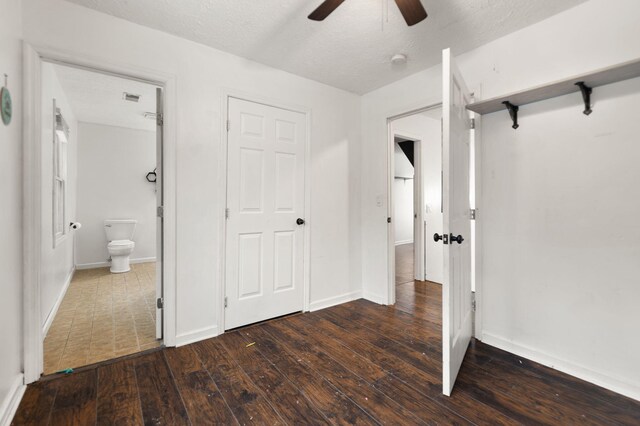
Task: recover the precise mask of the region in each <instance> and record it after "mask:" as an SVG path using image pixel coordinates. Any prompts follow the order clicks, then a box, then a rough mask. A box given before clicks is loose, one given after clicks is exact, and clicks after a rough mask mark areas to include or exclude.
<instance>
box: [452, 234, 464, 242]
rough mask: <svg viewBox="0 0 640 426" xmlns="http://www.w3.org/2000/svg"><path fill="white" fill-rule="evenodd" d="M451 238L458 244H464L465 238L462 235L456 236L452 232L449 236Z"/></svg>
mask: <svg viewBox="0 0 640 426" xmlns="http://www.w3.org/2000/svg"><path fill="white" fill-rule="evenodd" d="M449 240H451V242H454V241H455V242H456V243H458V244H462V242H463V241H464V238H462V235H458V236H457V237H456V236H454V235H453V234H451V235H450V236H449Z"/></svg>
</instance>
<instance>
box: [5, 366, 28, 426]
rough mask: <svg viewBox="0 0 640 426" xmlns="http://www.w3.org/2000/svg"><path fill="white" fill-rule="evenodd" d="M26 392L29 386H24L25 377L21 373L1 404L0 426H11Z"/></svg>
mask: <svg viewBox="0 0 640 426" xmlns="http://www.w3.org/2000/svg"><path fill="white" fill-rule="evenodd" d="M25 390H27V385H25V384H24V376H23V375H22V373H20V374H19V375H18V376H17V377H16V378H15V380H14V381H13V383H12V384H11V387H10V388H9V392H8V393H7V396H5V398H4V400H3V401H2V403H0V426H9V425H10V424H11V421H12V420H13V416H15V415H16V411H17V410H18V406H19V405H20V401H22V396H23V395H24V391H25Z"/></svg>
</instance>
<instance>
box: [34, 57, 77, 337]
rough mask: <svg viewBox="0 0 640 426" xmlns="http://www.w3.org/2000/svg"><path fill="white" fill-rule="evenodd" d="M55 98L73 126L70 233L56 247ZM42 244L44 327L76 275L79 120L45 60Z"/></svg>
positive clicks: (67, 218)
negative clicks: (75, 246)
mask: <svg viewBox="0 0 640 426" xmlns="http://www.w3.org/2000/svg"><path fill="white" fill-rule="evenodd" d="M53 99H55V100H56V105H57V108H59V109H60V111H61V113H62V116H63V117H64V119H65V121H66V122H67V124H68V125H69V129H70V133H69V141H68V143H67V201H66V206H67V212H66V214H65V228H66V231H67V234H66V236H65V237H64V239H63V240H62V241H60V242H59V243H58V244H57V245H56V246H55V247H54V237H53V148H54V144H53V131H54V120H55V116H54V112H53ZM41 120H42V138H41V141H42V145H41V146H42V183H41V188H42V216H41V220H42V222H41V223H42V237H41V238H42V247H41V261H42V263H41V265H42V269H41V271H40V274H41V278H40V300H41V305H40V319H41V321H42V325H43V327H44V326H45V323H46V324H47V325H50V324H51V321H52V320H53V317H52V316H51V315H52V314H53V313H55V312H54V311H55V308H56V306H57V304H59V302H60V300H61V298H62V297H63V296H64V291H65V290H66V285H67V284H68V282H69V281H70V279H71V275H72V274H73V250H74V238H75V231H72V230H70V229H69V228H68V225H69V223H70V222H73V221H75V217H76V182H77V151H78V122H77V121H76V119H75V115H74V113H73V110H72V109H71V106H70V104H69V101H68V99H67V97H66V95H65V93H64V91H63V90H62V86H61V85H60V82H59V81H58V77H57V75H56V72H55V68H54V66H53V65H52V64H49V63H45V64H43V67H42V117H41Z"/></svg>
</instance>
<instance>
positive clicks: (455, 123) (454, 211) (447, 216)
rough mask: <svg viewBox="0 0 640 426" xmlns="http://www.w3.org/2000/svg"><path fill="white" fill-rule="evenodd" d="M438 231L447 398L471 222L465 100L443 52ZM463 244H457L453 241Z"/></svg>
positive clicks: (467, 319) (467, 304) (465, 322)
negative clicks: (442, 236) (441, 240)
mask: <svg viewBox="0 0 640 426" xmlns="http://www.w3.org/2000/svg"><path fill="white" fill-rule="evenodd" d="M442 65H443V104H442V114H443V129H442V130H443V145H442V171H443V212H444V220H443V222H444V223H443V224H444V226H443V228H444V234H445V235H446V236H447V237H448V238H446V239H445V241H444V243H445V245H444V283H443V287H442V364H443V368H442V375H443V377H442V385H443V392H444V394H445V395H450V394H451V390H452V389H453V386H454V383H455V380H456V377H457V375H458V371H459V370H460V366H461V365H462V361H463V359H464V356H465V353H466V351H467V347H468V346H469V341H470V340H471V333H472V314H473V312H472V307H471V245H470V243H471V217H470V201H469V186H470V185H469V164H470V162H469V161H470V144H471V123H470V118H469V113H468V112H467V109H466V106H467V104H468V103H469V101H470V97H471V96H470V93H469V90H467V88H466V85H465V83H464V80H463V79H462V76H461V75H460V71H459V70H458V68H457V67H456V64H455V62H454V60H453V58H452V57H451V52H450V50H449V49H446V50H444V51H443V55H442ZM459 235H460V236H462V238H463V239H464V240H463V241H461V243H460V244H459V243H458V242H457V241H455V239H457V238H456V237H458V236H459ZM447 242H448V244H446V243H447Z"/></svg>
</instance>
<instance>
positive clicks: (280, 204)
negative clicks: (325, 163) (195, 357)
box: [223, 96, 309, 330]
mask: <svg viewBox="0 0 640 426" xmlns="http://www.w3.org/2000/svg"><path fill="white" fill-rule="evenodd" d="M227 112H228V122H227V147H226V148H227V164H226V171H227V173H226V212H225V217H226V221H225V225H226V226H225V235H226V236H225V249H224V253H225V271H224V282H225V286H224V291H225V293H224V308H223V312H224V329H225V330H229V329H233V328H237V327H241V326H244V325H248V324H252V323H256V322H260V321H264V320H267V319H270V318H275V317H278V316H282V315H287V314H291V313H294V312H300V311H303V310H305V308H306V304H305V300H307V299H308V268H307V266H306V265H308V261H307V259H306V257H307V255H308V251H307V250H308V227H307V220H308V217H307V216H306V215H305V212H308V203H309V199H308V194H307V161H308V149H309V143H308V141H309V139H308V137H309V136H308V118H309V116H308V113H307V112H301V111H296V110H293V109H289V108H287V107H280V106H274V105H271V104H267V103H262V102H254V101H251V100H246V99H241V98H237V97H233V96H228V98H227Z"/></svg>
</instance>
